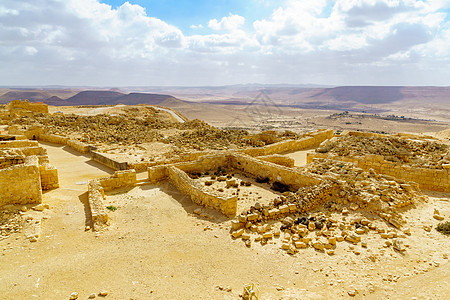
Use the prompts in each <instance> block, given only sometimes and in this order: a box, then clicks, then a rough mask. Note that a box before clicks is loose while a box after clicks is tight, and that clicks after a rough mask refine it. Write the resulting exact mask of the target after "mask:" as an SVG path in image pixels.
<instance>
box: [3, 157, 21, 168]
mask: <svg viewBox="0 0 450 300" xmlns="http://www.w3.org/2000/svg"><path fill="white" fill-rule="evenodd" d="M24 162H25V157H22V156H0V169H4V168H8V167H11V166H15V165H20V164H23V163H24Z"/></svg>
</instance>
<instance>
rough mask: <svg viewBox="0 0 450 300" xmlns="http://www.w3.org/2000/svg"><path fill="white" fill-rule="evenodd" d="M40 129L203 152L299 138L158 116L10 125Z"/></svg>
mask: <svg viewBox="0 0 450 300" xmlns="http://www.w3.org/2000/svg"><path fill="white" fill-rule="evenodd" d="M13 124H16V125H22V126H40V127H43V128H45V130H46V132H47V133H49V134H56V135H63V136H71V137H72V138H75V139H78V140H80V141H82V142H87V143H94V144H99V143H105V144H109V145H111V144H122V145H133V144H142V143H149V142H156V141H159V142H163V143H167V144H172V145H174V146H176V147H181V148H186V149H194V150H206V149H213V150H214V149H228V148H229V147H230V145H231V146H232V145H234V146H232V147H237V148H242V147H248V146H254V147H260V146H264V145H266V144H270V143H273V142H275V141H279V140H282V139H290V138H298V136H297V135H296V134H295V133H290V132H285V133H283V134H278V133H276V132H265V133H261V134H259V135H249V134H248V132H247V131H245V130H236V129H218V128H215V127H213V126H211V125H208V124H207V123H205V122H203V121H200V120H192V121H187V122H184V123H179V122H172V121H167V120H161V119H160V118H159V117H158V114H157V113H156V112H155V113H153V114H152V113H148V112H147V113H146V114H145V115H144V114H138V113H137V112H135V111H132V112H131V113H127V114H118V115H107V114H99V115H95V116H81V115H74V114H69V115H63V114H59V113H56V114H53V115H48V114H35V115H34V117H33V118H28V117H20V118H17V119H15V120H13V121H11V124H10V125H13Z"/></svg>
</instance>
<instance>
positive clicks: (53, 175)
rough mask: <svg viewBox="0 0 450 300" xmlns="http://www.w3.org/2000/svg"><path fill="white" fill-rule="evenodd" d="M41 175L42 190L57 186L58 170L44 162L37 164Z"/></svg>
mask: <svg viewBox="0 0 450 300" xmlns="http://www.w3.org/2000/svg"><path fill="white" fill-rule="evenodd" d="M39 173H40V175H41V186H42V189H43V190H52V189H57V188H59V181H58V170H57V169H56V168H55V167H54V166H52V165H50V164H48V163H46V164H42V165H40V166H39Z"/></svg>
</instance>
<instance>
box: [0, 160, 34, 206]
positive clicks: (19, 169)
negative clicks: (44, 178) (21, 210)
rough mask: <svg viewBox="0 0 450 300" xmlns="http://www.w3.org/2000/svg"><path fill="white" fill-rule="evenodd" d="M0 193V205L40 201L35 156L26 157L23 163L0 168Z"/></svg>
mask: <svg viewBox="0 0 450 300" xmlns="http://www.w3.org/2000/svg"><path fill="white" fill-rule="evenodd" d="M0 195H1V196H0V206H2V205H5V204H29V203H42V190H41V179H40V174H39V166H38V159H37V157H35V156H31V157H27V158H26V159H25V163H24V164H21V165H16V166H11V167H8V168H5V169H1V170H0Z"/></svg>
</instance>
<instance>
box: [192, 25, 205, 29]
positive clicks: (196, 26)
mask: <svg viewBox="0 0 450 300" xmlns="http://www.w3.org/2000/svg"><path fill="white" fill-rule="evenodd" d="M190 28H191V29H202V28H203V25H202V24H198V25H194V24H192V25H191V26H190Z"/></svg>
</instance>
